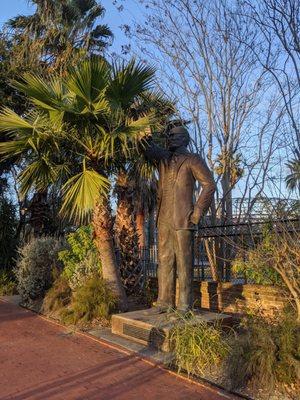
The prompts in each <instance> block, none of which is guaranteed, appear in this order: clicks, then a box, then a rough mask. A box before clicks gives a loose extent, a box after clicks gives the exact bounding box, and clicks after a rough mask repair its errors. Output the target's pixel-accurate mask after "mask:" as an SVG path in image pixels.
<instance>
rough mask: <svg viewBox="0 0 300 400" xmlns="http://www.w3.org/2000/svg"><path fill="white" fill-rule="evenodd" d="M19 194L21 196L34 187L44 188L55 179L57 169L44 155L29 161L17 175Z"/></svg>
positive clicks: (38, 189)
mask: <svg viewBox="0 0 300 400" xmlns="http://www.w3.org/2000/svg"><path fill="white" fill-rule="evenodd" d="M18 179H19V182H20V195H21V197H22V198H24V197H25V195H26V194H27V193H28V191H29V190H30V189H31V188H32V187H35V189H36V190H37V191H40V190H44V189H46V188H47V187H48V186H49V185H50V184H51V183H54V182H55V181H56V179H57V171H56V169H55V167H54V166H53V165H52V164H51V162H50V161H49V159H47V158H46V157H42V158H39V159H37V160H35V161H33V162H31V163H30V164H29V165H28V166H27V167H26V168H25V169H24V170H23V171H22V172H21V174H20V175H19V177H18Z"/></svg>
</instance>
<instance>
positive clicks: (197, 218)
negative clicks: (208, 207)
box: [190, 207, 201, 225]
mask: <svg viewBox="0 0 300 400" xmlns="http://www.w3.org/2000/svg"><path fill="white" fill-rule="evenodd" d="M200 218H201V213H200V210H199V209H198V208H196V207H195V208H194V211H193V213H192V215H191V217H190V221H191V223H192V224H194V225H198V224H199V221H200Z"/></svg>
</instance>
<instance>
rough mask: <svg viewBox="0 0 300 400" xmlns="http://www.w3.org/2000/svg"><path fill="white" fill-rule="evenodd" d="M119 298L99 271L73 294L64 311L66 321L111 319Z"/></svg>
mask: <svg viewBox="0 0 300 400" xmlns="http://www.w3.org/2000/svg"><path fill="white" fill-rule="evenodd" d="M116 305H117V299H116V297H115V296H114V294H113V293H112V291H111V289H110V288H109V287H108V285H107V284H106V282H105V281H104V280H103V278H101V277H100V275H99V273H94V275H93V276H92V277H90V278H89V279H87V280H86V281H85V283H84V285H82V286H79V287H78V288H77V289H76V290H75V291H74V293H73V295H72V300H71V303H70V305H69V307H68V308H67V309H65V310H63V312H62V314H61V315H62V319H63V321H64V322H65V323H70V324H74V325H76V324H84V323H89V322H92V321H93V320H95V319H97V320H109V318H110V315H111V314H112V312H113V311H115V310H116Z"/></svg>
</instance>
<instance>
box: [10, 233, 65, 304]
mask: <svg viewBox="0 0 300 400" xmlns="http://www.w3.org/2000/svg"><path fill="white" fill-rule="evenodd" d="M62 246H63V244H62V242H60V241H59V240H57V239H54V238H51V237H44V238H38V239H33V240H32V241H31V242H30V243H28V244H26V245H25V246H23V247H22V248H21V249H20V250H19V253H20V258H19V261H18V263H17V267H16V270H15V274H16V278H17V282H18V291H19V293H20V295H21V297H22V302H23V304H27V303H28V304H29V303H30V302H31V301H32V300H36V299H40V298H42V297H43V296H44V294H45V292H46V291H47V290H48V289H49V288H50V286H51V284H52V283H53V271H54V270H56V269H61V265H60V263H59V261H58V252H59V251H60V250H61V249H62Z"/></svg>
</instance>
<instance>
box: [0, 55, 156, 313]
mask: <svg viewBox="0 0 300 400" xmlns="http://www.w3.org/2000/svg"><path fill="white" fill-rule="evenodd" d="M153 77H154V70H153V68H151V67H147V66H143V65H141V64H138V63H136V62H135V61H131V62H129V63H128V64H121V65H112V66H111V65H109V64H108V63H107V62H106V61H104V60H103V59H101V58H98V57H92V58H91V59H88V60H85V61H83V62H81V63H80V64H79V65H78V66H77V67H74V68H72V69H71V70H70V71H69V73H68V74H67V75H66V77H65V78H64V79H62V78H60V77H59V76H49V77H47V79H43V78H42V77H41V76H39V75H32V74H26V75H25V76H24V77H23V80H22V81H21V82H16V83H15V87H17V89H18V90H21V91H23V92H24V93H25V94H26V95H27V96H28V97H29V98H30V100H31V102H32V103H33V105H34V106H35V110H34V112H33V113H31V114H30V115H28V116H26V117H20V116H18V115H17V114H16V113H14V112H13V111H12V110H10V109H7V108H5V109H3V110H2V112H1V113H0V130H1V131H3V132H6V133H7V132H8V133H9V134H10V135H11V138H12V140H10V141H7V142H4V143H0V154H4V155H5V156H6V157H15V156H19V157H24V158H26V160H27V164H26V167H25V168H24V170H23V171H22V173H21V175H20V183H21V190H22V193H26V192H28V190H29V189H32V188H35V189H37V190H42V189H44V188H46V187H49V185H53V184H56V185H60V186H61V189H62V193H63V203H62V207H61V214H62V215H63V216H65V217H68V218H70V219H74V220H76V221H77V222H78V223H82V222H87V221H89V220H92V224H93V227H94V233H95V243H96V245H97V248H98V250H99V254H100V258H101V262H102V272H103V277H104V278H105V279H106V280H107V281H108V282H109V283H110V285H111V287H112V289H113V290H114V292H115V293H116V295H117V296H118V298H119V303H120V305H121V306H123V308H126V299H125V294H124V290H123V287H122V284H121V280H120V276H119V271H118V268H117V263H116V259H115V253H114V232H113V219H112V214H111V209H110V177H111V175H112V174H113V173H114V171H115V165H116V163H118V160H119V159H121V160H123V159H124V158H126V157H130V156H131V155H132V154H133V152H134V151H135V148H136V146H137V143H139V142H140V140H141V138H142V137H143V131H145V129H146V128H148V127H149V124H150V123H151V120H152V114H151V113H148V114H145V115H144V116H143V117H141V118H138V119H135V120H133V119H132V118H131V117H130V116H129V115H130V112H129V110H130V107H131V106H132V104H133V103H134V102H135V101H136V99H137V98H138V97H139V96H141V95H143V94H144V93H145V92H148V91H149V90H152V85H153Z"/></svg>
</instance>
